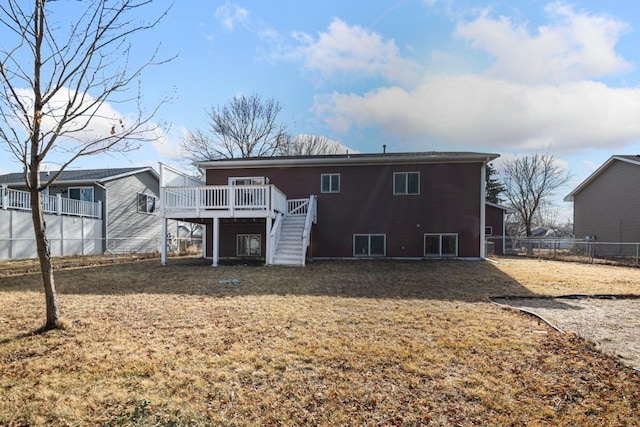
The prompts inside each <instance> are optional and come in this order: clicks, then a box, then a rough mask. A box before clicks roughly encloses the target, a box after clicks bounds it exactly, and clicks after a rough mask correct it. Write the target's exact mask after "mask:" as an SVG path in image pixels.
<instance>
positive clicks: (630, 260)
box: [506, 237, 640, 267]
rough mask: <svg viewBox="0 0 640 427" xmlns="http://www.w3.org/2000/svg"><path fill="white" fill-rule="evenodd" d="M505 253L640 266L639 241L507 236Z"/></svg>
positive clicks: (591, 262)
mask: <svg viewBox="0 0 640 427" xmlns="http://www.w3.org/2000/svg"><path fill="white" fill-rule="evenodd" d="M506 254H507V255H517V256H526V257H531V258H540V259H554V260H560V261H576V262H584V263H590V264H611V265H627V266H633V267H638V266H640V243H620V242H598V241H595V240H587V239H570V238H561V239H535V238H534V239H531V238H529V239H526V238H513V237H507V241H506Z"/></svg>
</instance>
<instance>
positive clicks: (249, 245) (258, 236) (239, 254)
mask: <svg viewBox="0 0 640 427" xmlns="http://www.w3.org/2000/svg"><path fill="white" fill-rule="evenodd" d="M241 238H248V239H249V241H248V245H247V246H246V247H247V249H248V251H249V252H248V253H240V239H241ZM252 239H257V240H258V248H257V249H258V251H257V253H251V240H252ZM236 256H239V257H256V256H262V235H260V234H236Z"/></svg>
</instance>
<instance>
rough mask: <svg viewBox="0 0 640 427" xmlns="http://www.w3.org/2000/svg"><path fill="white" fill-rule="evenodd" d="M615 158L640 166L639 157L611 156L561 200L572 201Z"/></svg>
mask: <svg viewBox="0 0 640 427" xmlns="http://www.w3.org/2000/svg"><path fill="white" fill-rule="evenodd" d="M616 160H619V161H621V162H626V163H630V164H632V165H637V166H640V158H638V160H633V159H629V158H627V157H624V156H621V155H616V156H611V157H609V159H608V160H607V161H606V162H604V163H603V164H602V165H601V166H600V167H599V168H598V169H596V170H595V171H594V172H593V173H592V174H591V175H589V176H588V177H587V179H585V180H584V181H582V182H581V183H580V184H579V185H578V186H577V187H576V188H575V189H574V190H573V191H572V192H571V193H569V194H567V195H566V196H565V198H564V199H562V200H563V201H565V202H573V198H574V197H575V195H576V194H578V193H579V192H580V191H582V190H583V189H584V188H585V187H586V186H588V185H589V184H591V182H592V181H593V180H594V179H596V178H597V177H598V175H600V174H601V173H602V172H604V171H605V169H607V168H608V167H609V166H611V164H613V162H614V161H616Z"/></svg>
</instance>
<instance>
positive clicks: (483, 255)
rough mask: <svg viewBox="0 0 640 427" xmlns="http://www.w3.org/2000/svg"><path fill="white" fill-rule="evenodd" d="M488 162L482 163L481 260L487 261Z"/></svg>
mask: <svg viewBox="0 0 640 427" xmlns="http://www.w3.org/2000/svg"><path fill="white" fill-rule="evenodd" d="M487 162H488V159H485V161H484V162H482V167H481V169H480V259H482V260H484V259H486V255H487V254H486V242H485V238H486V236H485V234H484V227H485V222H486V213H485V210H486V205H485V197H486V186H487V183H486V179H487Z"/></svg>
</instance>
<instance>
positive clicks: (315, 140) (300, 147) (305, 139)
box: [278, 134, 341, 156]
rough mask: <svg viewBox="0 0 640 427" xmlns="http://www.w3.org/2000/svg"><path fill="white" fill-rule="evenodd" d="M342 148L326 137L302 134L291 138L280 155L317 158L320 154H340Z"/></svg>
mask: <svg viewBox="0 0 640 427" xmlns="http://www.w3.org/2000/svg"><path fill="white" fill-rule="evenodd" d="M340 147H341V146H340V144H338V143H336V142H334V141H331V140H330V139H329V138H327V137H326V136H320V135H306V134H302V135H297V136H295V137H293V138H289V139H288V140H287V141H286V143H285V144H283V145H282V146H281V147H280V149H279V151H278V155H280V156H317V155H320V154H338V152H339V151H340Z"/></svg>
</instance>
